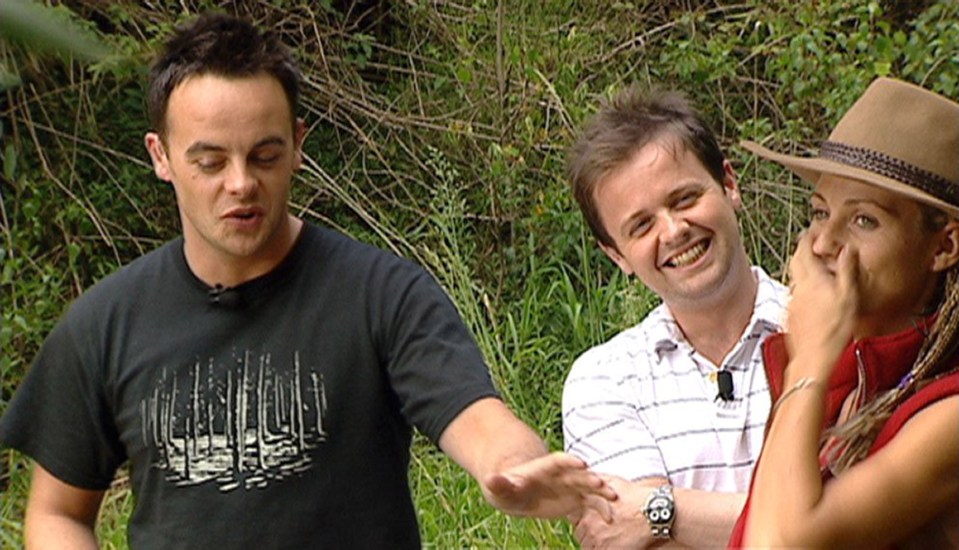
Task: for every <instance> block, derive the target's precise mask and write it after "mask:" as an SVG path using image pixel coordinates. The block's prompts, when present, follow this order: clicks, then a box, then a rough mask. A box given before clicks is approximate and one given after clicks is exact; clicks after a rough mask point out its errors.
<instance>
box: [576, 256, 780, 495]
mask: <svg viewBox="0 0 959 550" xmlns="http://www.w3.org/2000/svg"><path fill="white" fill-rule="evenodd" d="M752 271H753V273H754V274H755V276H756V278H757V281H758V283H759V286H758V290H757V292H756V303H755V306H754V308H753V315H752V318H751V319H750V321H749V324H748V325H747V326H746V330H745V331H744V332H743V335H742V336H741V337H740V339H739V342H738V343H737V344H736V346H735V347H733V349H732V350H731V351H730V352H729V354H728V355H727V356H726V357H725V358H724V359H723V362H722V367H723V368H724V369H726V370H728V371H730V373H731V374H732V379H733V388H734V389H733V393H734V398H733V399H732V400H731V401H724V400H722V399H717V397H718V386H717V382H716V373H717V371H718V368H717V366H716V365H714V364H713V363H712V362H711V361H709V360H708V359H706V358H705V357H704V356H702V355H701V354H700V353H699V352H697V351H696V350H695V349H693V348H692V346H691V345H690V344H689V342H687V341H686V338H685V337H684V336H683V334H682V331H681V330H680V329H679V327H678V326H677V325H676V321H675V319H673V316H672V314H671V313H670V312H669V309H668V308H667V307H666V306H665V305H664V304H661V305H659V306H658V307H657V308H655V309H654V310H653V311H651V312H650V313H649V315H648V316H647V317H646V318H645V319H644V320H643V321H642V322H641V323H640V324H638V325H636V326H634V327H632V328H629V329H627V330H625V331H623V332H621V333H619V334H617V335H616V336H615V337H613V338H612V339H610V340H609V341H607V342H606V343H604V344H601V345H598V346H596V347H593V348H591V349H589V350H587V351H586V352H585V353H583V354H582V355H581V356H580V357H579V358H578V359H577V360H576V362H575V363H573V367H572V370H571V371H570V373H569V376H568V377H567V378H566V384H565V386H564V388H563V435H564V439H565V447H566V452H568V453H570V454H572V455H575V456H578V457H580V458H582V459H583V460H585V461H586V462H587V463H588V464H589V466H590V467H591V468H592V469H593V470H595V471H597V472H601V473H606V474H612V475H616V476H620V477H623V478H626V479H628V480H631V481H635V480H637V479H641V478H646V477H666V478H668V479H669V482H670V483H671V484H672V485H673V486H675V487H682V488H686V489H697V490H705V491H723V492H745V491H746V490H748V489H749V480H750V477H751V475H752V469H753V466H754V465H755V463H756V459H757V458H758V457H759V451H760V450H761V449H762V441H763V431H764V428H765V425H766V417H767V416H768V415H769V407H770V400H769V390H768V384H767V382H766V374H765V371H764V370H763V366H762V352H761V346H760V343H761V342H762V341H763V340H764V339H765V338H766V337H767V336H769V335H770V334H772V333H775V332H778V331H779V330H780V329H781V327H782V319H783V317H784V314H785V307H786V303H787V295H788V290H787V289H786V287H784V286H783V285H782V284H780V283H778V282H776V281H774V280H772V279H770V278H769V276H768V275H766V273H765V272H764V271H763V270H762V269H761V268H758V267H753V268H752Z"/></svg>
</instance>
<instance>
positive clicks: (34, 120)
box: [0, 0, 959, 548]
mask: <svg viewBox="0 0 959 550" xmlns="http://www.w3.org/2000/svg"><path fill="white" fill-rule="evenodd" d="M58 4H60V6H59V7H58V8H57V9H58V11H59V12H60V13H61V15H62V16H70V17H72V18H73V19H74V20H75V21H77V22H79V23H80V24H81V25H83V26H85V27H87V28H88V29H90V30H91V31H92V32H95V33H97V34H98V35H100V36H101V37H102V38H103V40H105V41H106V42H107V43H108V44H110V45H111V47H112V48H113V50H114V51H115V52H116V54H115V55H114V56H112V57H110V58H108V59H106V60H102V61H99V62H97V63H95V64H83V63H80V62H76V61H69V60H66V61H65V60H62V59H58V58H54V57H50V56H46V55H45V56H41V55H38V54H37V53H35V52H33V51H31V50H28V49H25V48H24V47H22V46H16V45H13V44H11V43H9V42H0V64H2V65H0V66H2V67H3V68H4V69H5V70H7V71H13V72H15V73H16V75H17V77H18V79H19V83H18V84H17V85H15V86H13V87H9V88H7V89H5V90H3V94H4V96H3V99H2V104H0V113H2V121H0V122H2V126H0V140H2V148H0V151H2V153H3V163H2V164H3V170H4V177H3V182H2V188H0V190H2V202H0V216H2V217H0V222H2V230H3V241H2V243H0V256H2V260H3V266H2V279H0V285H2V287H3V325H2V330H0V343H2V351H3V353H2V357H0V412H2V411H3V409H4V408H5V405H6V403H7V401H8V400H9V398H10V396H11V395H12V392H13V390H14V388H15V387H16V385H17V383H18V381H19V380H20V378H21V377H22V376H23V373H24V372H25V370H26V369H27V367H28V364H29V361H30V359H31V357H32V356H33V355H34V354H35V352H36V350H37V348H38V346H39V344H40V342H41V341H42V338H43V337H44V335H45V334H46V333H47V332H48V331H49V330H50V328H51V326H52V324H53V323H54V322H55V321H56V319H57V318H58V316H59V315H60V313H61V311H62V310H63V308H64V306H65V305H66V304H67V303H68V302H69V301H70V300H71V299H72V298H74V297H76V296H77V295H78V294H79V293H80V292H81V291H82V290H83V289H84V288H86V287H88V286H89V285H91V284H92V283H93V282H95V281H96V280H97V279H98V278H100V277H102V276H103V275H104V274H105V273H108V272H110V271H112V270H113V269H115V268H116V267H117V266H118V265H120V264H122V263H124V262H127V261H129V260H130V259H132V258H133V257H135V256H137V255H139V254H141V253H143V252H144V251H146V250H149V249H152V248H153V247H155V246H156V245H157V244H158V243H160V242H162V241H164V240H166V239H168V238H170V237H171V236H173V235H175V234H176V233H177V231H178V227H177V226H178V222H177V215H176V208H175V205H174V203H173V195H172V192H171V190H170V189H169V188H167V187H166V186H165V184H162V183H160V182H158V181H157V180H156V179H155V178H154V176H153V174H152V171H151V169H150V167H149V165H148V164H147V160H148V159H147V156H146V154H145V151H144V150H143V146H142V135H143V133H144V131H145V130H146V122H145V120H146V117H145V113H144V108H143V101H142V88H143V82H144V72H145V66H146V63H147V62H148V60H149V58H150V53H151V51H152V50H153V48H154V47H155V45H156V44H157V43H158V41H159V40H161V39H162V38H163V37H164V36H166V34H167V33H168V32H169V30H170V28H171V27H172V26H173V25H174V24H175V23H176V22H178V21H180V20H183V19H186V18H189V17H190V16H191V15H193V14H195V13H197V12H200V11H203V10H205V9H210V8H216V9H222V10H225V11H229V12H235V13H240V14H243V15H246V16H248V17H250V18H252V19H254V20H255V21H257V22H259V23H260V24H262V25H264V26H266V27H269V28H272V29H276V30H277V32H280V33H281V34H282V35H283V38H284V40H285V42H286V43H287V44H288V45H290V46H291V47H292V48H294V49H295V51H296V52H297V55H298V58H299V60H300V62H301V65H302V69H303V72H304V75H305V77H306V83H305V90H304V97H303V105H302V109H301V115H302V116H303V118H304V119H305V120H306V122H307V125H308V127H309V128H310V132H309V135H308V139H307V141H306V146H305V153H306V163H305V168H304V170H303V171H302V173H301V175H300V176H298V177H297V180H296V184H295V192H294V198H293V208H294V210H295V211H296V212H297V213H298V214H300V215H302V216H303V217H305V218H308V219H311V220H314V221H317V222H320V223H324V224H327V225H330V226H332V227H336V228H338V229H340V230H342V231H344V232H346V233H348V234H350V235H353V236H355V237H357V238H359V239H362V240H365V241H368V242H371V243H374V244H376V245H379V246H381V247H384V248H388V249H391V250H394V251H396V252H397V253H399V254H402V255H405V256H408V257H411V258H414V259H415V260H417V261H419V262H421V263H422V264H423V265H425V266H426V267H427V268H429V269H430V270H431V271H432V272H433V273H434V274H435V275H436V276H437V277H438V279H439V280H440V281H441V283H442V284H443V285H444V287H445V288H446V289H447V290H448V291H449V293H450V294H451V296H452V297H453V299H454V301H455V302H456V304H457V305H458V307H459V308H460V311H461V313H462V314H463V316H464V318H465V319H466V321H467V323H468V324H469V326H470V328H471V329H472V330H473V331H474V333H475V335H476V337H477V340H478V341H479V343H480V345H481V347H482V349H483V351H484V353H485V354H486V357H487V359H488V361H489V363H490V365H491V368H492V369H493V373H494V377H495V379H496V381H497V383H498V384H499V387H500V388H501V390H502V392H503V394H504V396H505V398H506V399H507V401H508V403H509V404H510V405H511V406H512V407H513V408H514V409H515V410H516V411H517V413H518V414H519V415H520V416H521V417H523V418H524V419H525V420H527V421H528V422H529V423H530V424H531V425H532V426H534V427H535V428H536V429H537V430H538V431H540V432H541V433H543V434H544V435H545V436H546V437H547V440H548V441H549V443H550V445H551V446H552V447H554V448H559V447H560V446H561V437H562V436H561V429H560V428H561V422H560V414H559V399H560V392H561V388H562V382H563V378H564V376H565V373H566V372H567V369H568V368H569V365H570V363H571V362H572V360H573V359H574V358H575V356H576V355H577V354H578V353H580V352H582V351H583V350H584V349H585V348H586V347H588V346H590V345H593V344H596V343H598V342H600V341H601V340H603V339H605V338H607V337H609V336H610V335H611V334H613V333H614V332H616V331H617V330H620V329H622V328H623V327H625V326H628V325H630V324H632V323H635V322H636V321H637V320H638V319H640V318H641V317H642V316H643V314H645V312H646V311H647V310H648V309H649V308H650V307H651V306H653V305H654V304H655V303H656V301H655V297H653V296H650V295H649V294H648V292H646V291H645V290H644V289H642V288H641V287H638V286H637V285H634V284H631V283H629V282H628V281H627V280H626V279H625V278H623V277H622V276H620V275H619V274H618V273H616V271H615V270H614V268H613V266H612V264H610V263H609V262H607V261H606V260H605V259H604V258H603V257H602V255H601V253H600V252H599V251H598V249H597V248H596V247H595V246H594V245H593V243H592V240H591V238H590V237H589V235H588V234H587V232H586V231H585V229H584V225H583V223H582V221H581V219H580V216H579V214H578V212H576V209H575V206H574V204H573V202H572V200H571V197H570V194H569V192H568V189H567V183H566V181H565V177H564V171H563V170H564V159H565V149H566V147H567V146H568V145H569V144H570V142H571V140H572V137H573V135H574V133H575V131H576V127H577V126H578V125H579V123H580V122H581V121H582V120H583V119H584V118H585V117H587V116H588V115H589V114H590V113H591V112H592V111H593V110H594V109H595V107H596V104H597V102H598V100H599V99H600V98H602V97H604V96H607V95H608V94H611V93H613V92H614V91H615V90H617V89H619V88H621V87H622V86H623V85H625V84H627V83H629V82H633V81H639V82H648V83H657V84H660V85H663V86H671V87H676V88H679V89H681V90H683V91H685V92H686V93H687V94H688V95H690V96H691V97H692V98H693V99H694V100H695V102H696V103H697V104H698V105H699V106H700V107H701V108H702V110H703V111H704V112H705V113H706V115H707V118H708V119H709V120H710V122H711V123H712V124H713V126H714V127H715V130H716V131H717V133H718V134H719V135H720V136H721V141H722V144H723V145H724V147H725V148H726V151H727V154H728V155H729V156H730V157H731V158H732V160H733V161H734V165H735V166H736V167H737V170H738V171H739V173H740V177H741V186H742V188H743V191H744V195H745V201H746V209H745V211H744V213H743V215H742V217H741V220H742V226H743V230H744V233H745V235H746V242H747V247H748V249H749V253H750V254H751V256H752V257H753V259H754V260H755V261H756V262H758V263H760V264H762V265H763V266H764V267H766V269H767V270H769V271H770V272H772V273H774V274H779V273H781V268H782V265H783V262H784V260H785V258H786V257H787V256H788V254H789V251H790V249H791V239H792V237H793V235H795V232H796V230H797V228H798V227H799V226H801V224H802V223H803V221H804V216H805V214H804V201H803V195H804V192H803V191H802V189H801V188H800V187H799V186H798V185H795V182H794V180H793V179H792V178H790V177H788V176H787V175H785V174H784V173H783V172H782V171H780V170H778V169H776V168H774V167H772V166H769V165H768V164H762V165H759V164H757V163H756V162H755V161H754V159H752V158H749V157H747V156H745V155H744V154H743V153H742V151H741V150H740V149H739V148H738V147H737V145H736V143H737V142H738V141H739V140H740V139H745V138H749V139H756V140H759V141H762V142H764V143H767V144H771V145H773V146H775V147H777V148H780V149H785V150H793V151H807V150H810V149H812V148H815V147H816V146H817V145H818V142H819V140H821V139H823V138H824V137H825V136H826V135H827V133H828V130H829V128H830V127H831V126H832V125H833V124H834V123H835V122H836V120H838V118H839V116H841V114H842V112H844V110H845V109H846V108H847V107H848V106H849V105H850V104H851V102H852V101H853V100H855V98H856V97H857V96H858V95H859V94H860V93H861V92H862V90H863V89H864V88H865V86H866V85H867V84H868V82H870V81H871V80H872V79H873V78H874V77H876V76H878V75H893V76H899V77H901V78H904V79H906V80H910V81H913V82H916V83H920V84H923V85H925V86H927V87H930V88H932V89H935V90H937V91H940V92H942V93H944V94H945V95H947V96H950V97H953V98H955V97H956V95H957V93H959V68H957V67H959V23H957V21H959V4H957V3H956V2H954V1H952V0H940V1H938V2H931V1H927V2H915V3H905V2H892V1H891V0H890V1H887V2H876V1H853V0H822V1H819V2H810V3H805V2H793V1H786V0H746V1H744V2H740V3H736V4H729V5H727V4H726V3H724V2H710V1H705V0H672V1H656V0H647V1H634V2H611V1H610V2H577V3H570V2H565V1H559V0H542V1H541V2H526V1H520V0H498V1H493V0H475V1H472V2H467V1H462V2H458V3H457V2H446V1H437V0H434V1H406V2H399V1H393V2H389V1H380V2H374V1H359V0H356V1H348V0H336V1H334V0H326V1H321V2H309V1H305V0H299V1H297V0H280V1H276V2H271V3H266V2H255V3H254V2H212V1H200V0H182V1H177V2H172V1H169V0H153V1H149V2H129V1H123V2H96V1H92V0H85V1H79V0H75V1H63V2H59V3H58ZM416 446H417V448H416V453H415V459H414V462H415V463H414V466H413V468H412V470H411V473H410V479H411V483H412V485H413V487H414V490H415V492H416V495H417V505H418V509H419V511H420V520H421V524H422V530H423V534H424V540H425V541H427V543H428V544H430V545H435V546H438V547H444V548H445V547H467V546H496V547H515V546H530V547H544V546H567V545H569V544H571V542H572V539H571V537H570V532H569V528H568V526H566V525H565V524H564V523H562V522H539V521H531V520H516V519H511V518H507V517H504V516H502V515H501V514H498V513H495V512H494V511H493V510H492V509H491V508H490V507H488V506H487V505H485V504H484V503H483V501H482V497H481V495H480V493H479V491H478V489H477V488H476V487H475V484H473V483H472V482H471V481H470V479H469V478H468V476H467V475H466V474H465V473H463V472H462V471H460V470H459V469H458V468H456V467H455V466H454V465H452V464H451V463H450V462H449V461H448V460H447V459H446V458H445V457H443V456H441V455H440V454H439V453H438V452H437V451H436V450H435V449H434V448H433V447H432V446H431V445H429V444H428V443H426V442H425V441H417V443H416ZM2 463H3V465H4V471H3V474H2V476H0V485H2V487H0V489H2V490H3V491H4V493H5V494H4V499H3V503H2V508H0V510H2V519H0V533H2V535H0V546H4V547H6V546H19V544H20V542H19V540H20V538H19V537H20V529H21V527H20V522H21V519H22V503H23V499H24V494H25V486H26V482H25V475H26V474H25V466H24V464H25V462H24V461H23V459H22V458H21V457H19V456H15V455H14V454H12V453H10V452H7V451H5V452H4V454H3V455H2ZM118 486H119V487H118V490H117V491H116V492H115V493H113V494H111V496H110V500H109V503H108V507H107V512H106V513H105V515H104V521H103V526H102V528H101V530H102V532H103V535H104V537H105V538H106V540H107V545H108V546H109V545H115V546H120V547H122V546H124V545H125V543H124V537H123V529H122V526H123V524H124V514H126V513H127V510H128V509H129V504H130V503H129V500H130V499H129V496H128V494H127V493H126V492H125V490H124V488H123V480H122V479H120V480H119V482H118ZM8 495H9V497H8Z"/></svg>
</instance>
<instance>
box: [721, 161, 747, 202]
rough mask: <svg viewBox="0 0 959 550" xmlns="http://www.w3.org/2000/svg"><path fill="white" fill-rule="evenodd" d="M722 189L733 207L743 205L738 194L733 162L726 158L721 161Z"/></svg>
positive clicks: (737, 181)
mask: <svg viewBox="0 0 959 550" xmlns="http://www.w3.org/2000/svg"><path fill="white" fill-rule="evenodd" d="M722 184H723V191H724V192H725V193H726V196H727V197H729V200H730V201H732V203H733V208H734V209H736V210H739V209H740V208H742V207H743V198H742V195H740V194H739V180H738V179H737V178H736V170H734V169H733V163H731V162H729V161H728V160H724V161H723V181H722Z"/></svg>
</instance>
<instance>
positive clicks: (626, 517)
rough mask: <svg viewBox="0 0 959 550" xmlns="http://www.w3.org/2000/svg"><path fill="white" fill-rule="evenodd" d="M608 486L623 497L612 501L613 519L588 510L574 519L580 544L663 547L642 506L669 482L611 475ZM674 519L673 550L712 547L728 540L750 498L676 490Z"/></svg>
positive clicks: (588, 546)
mask: <svg viewBox="0 0 959 550" xmlns="http://www.w3.org/2000/svg"><path fill="white" fill-rule="evenodd" d="M607 482H608V483H609V484H610V486H611V487H612V488H613V490H615V491H616V493H617V494H618V495H619V498H618V499H617V500H616V502H614V503H612V508H613V514H612V515H613V520H612V522H606V521H604V520H603V519H602V518H601V517H599V516H598V515H597V514H596V513H595V512H593V511H591V510H589V511H586V512H585V513H584V514H583V515H582V516H579V517H577V516H572V517H570V520H571V521H572V522H573V523H574V524H575V534H576V540H578V541H579V542H580V544H582V545H583V548H650V547H654V546H658V545H662V544H663V542H664V541H663V540H662V539H655V538H653V536H652V533H651V532H650V529H649V523H648V522H647V521H646V518H645V516H643V508H644V506H645V503H646V498H647V496H648V495H649V493H650V492H651V491H652V490H653V489H655V488H656V487H658V486H660V485H662V484H664V483H668V481H667V480H666V479H665V478H646V479H641V480H637V481H627V480H625V479H621V478H616V477H610V478H607ZM673 499H674V500H675V501H676V510H677V513H676V520H675V523H674V524H673V534H672V540H671V541H669V543H668V544H666V545H664V546H666V547H670V548H687V547H688V548H713V547H716V546H722V545H723V544H725V542H726V541H727V540H728V539H729V534H730V532H731V531H732V528H733V524H734V523H735V522H736V518H737V517H738V516H739V512H740V510H742V507H743V503H744V502H745V500H746V495H745V493H714V492H709V491H694V490H690V489H680V488H676V487H673Z"/></svg>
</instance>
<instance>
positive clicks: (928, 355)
mask: <svg viewBox="0 0 959 550" xmlns="http://www.w3.org/2000/svg"><path fill="white" fill-rule="evenodd" d="M957 336H959V264H957V265H955V266H953V267H952V268H950V269H949V270H948V271H947V272H946V274H945V281H944V285H943V291H942V299H941V302H940V305H939V308H938V315H937V317H936V320H935V322H934V323H933V325H932V328H931V330H930V331H929V334H928V335H927V336H926V339H925V341H924V342H923V345H922V348H920V350H919V355H918V356H917V357H916V362H915V363H914V364H913V367H912V369H910V371H909V372H908V373H907V374H906V376H905V377H903V379H902V381H900V383H899V385H897V386H896V387H895V388H892V389H890V390H887V391H885V392H883V393H881V394H879V395H878V396H877V397H876V398H874V399H873V400H871V401H870V402H868V403H866V404H865V405H863V406H862V407H861V408H860V409H859V410H858V411H856V412H855V413H854V414H853V415H852V416H850V417H849V419H848V420H846V421H845V422H843V423H842V424H840V425H838V426H834V427H833V428H830V429H829V430H827V431H826V432H825V434H824V435H823V437H824V439H829V438H832V439H833V440H834V441H835V444H834V445H830V446H829V450H828V451H827V464H828V465H829V468H830V470H831V471H832V473H833V475H839V474H840V473H842V472H844V471H845V470H847V469H849V468H850V467H851V466H853V465H854V464H856V463H857V462H859V461H860V460H862V459H864V458H865V457H866V456H867V455H868V454H869V448H870V447H872V444H873V442H874V441H875V439H876V436H877V435H879V431H880V429H881V428H882V426H883V425H884V424H885V423H886V420H888V419H889V417H890V416H892V413H893V411H895V410H896V408H897V407H898V406H899V405H900V404H901V403H902V402H903V401H905V400H906V399H907V398H908V397H909V396H911V395H912V394H914V393H915V392H916V391H917V390H918V389H919V388H921V387H922V386H924V385H925V384H926V383H927V382H929V381H931V380H932V379H934V378H936V377H937V376H940V375H943V374H946V373H947V372H952V371H953V370H955V368H953V369H949V370H948V371H947V370H946V369H948V367H950V366H953V367H955V366H956V364H955V362H950V361H948V360H949V359H950V358H951V357H952V355H953V352H955V351H956V348H957V345H959V337H957Z"/></svg>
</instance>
